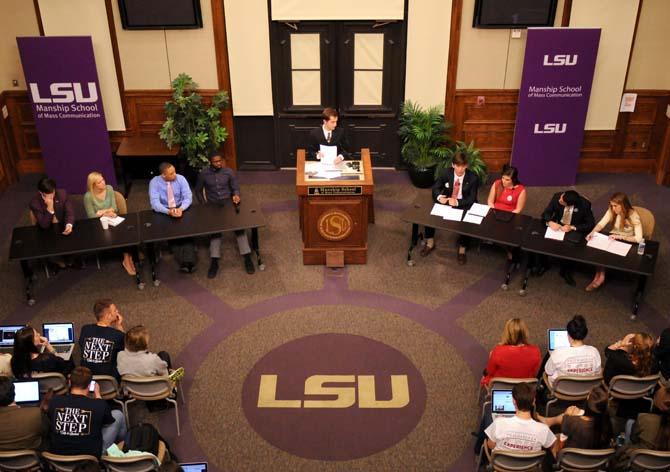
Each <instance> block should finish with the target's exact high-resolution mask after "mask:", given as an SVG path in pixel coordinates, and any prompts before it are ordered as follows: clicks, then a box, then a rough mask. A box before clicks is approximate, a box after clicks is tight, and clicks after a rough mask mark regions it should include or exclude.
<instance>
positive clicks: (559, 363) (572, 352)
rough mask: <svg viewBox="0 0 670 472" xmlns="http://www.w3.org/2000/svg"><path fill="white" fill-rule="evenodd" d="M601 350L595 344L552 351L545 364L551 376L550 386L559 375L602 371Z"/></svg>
mask: <svg viewBox="0 0 670 472" xmlns="http://www.w3.org/2000/svg"><path fill="white" fill-rule="evenodd" d="M600 367H601V361H600V352H598V349H596V348H595V347H593V346H586V345H583V346H569V347H562V348H559V349H556V350H555V351H553V352H552V353H551V356H550V357H549V360H548V361H547V363H546V365H545V366H544V371H545V372H546V373H547V377H548V378H549V386H550V387H551V386H553V384H554V380H556V378H557V377H559V376H562V375H563V376H564V375H569V376H580V375H597V374H599V373H600Z"/></svg>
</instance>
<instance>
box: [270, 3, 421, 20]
mask: <svg viewBox="0 0 670 472" xmlns="http://www.w3.org/2000/svg"><path fill="white" fill-rule="evenodd" d="M410 1H411V0H410ZM429 2H430V3H432V0H426V3H429ZM404 8H405V2H404V0H363V1H361V0H338V1H337V2H329V1H324V0H321V1H315V0H272V19H273V20H279V21H282V20H283V21H291V20H401V19H402V18H403V15H404Z"/></svg>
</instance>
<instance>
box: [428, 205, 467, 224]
mask: <svg viewBox="0 0 670 472" xmlns="http://www.w3.org/2000/svg"><path fill="white" fill-rule="evenodd" d="M430 214H431V215H435V216H441V217H442V218H443V219H445V220H449V221H461V220H462V219H463V210H457V209H456V208H452V207H450V206H449V205H441V204H439V203H436V204H435V205H433V209H432V210H431V211H430Z"/></svg>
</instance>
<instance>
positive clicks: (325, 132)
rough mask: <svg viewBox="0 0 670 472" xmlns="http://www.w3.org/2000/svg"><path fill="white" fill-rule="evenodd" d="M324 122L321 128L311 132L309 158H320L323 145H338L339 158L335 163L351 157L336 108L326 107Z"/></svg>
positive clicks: (322, 115) (322, 116)
mask: <svg viewBox="0 0 670 472" xmlns="http://www.w3.org/2000/svg"><path fill="white" fill-rule="evenodd" d="M321 118H322V119H323V123H322V124H321V126H320V127H319V128H315V129H313V130H312V131H310V132H309V143H308V144H307V159H309V160H312V161H313V160H319V159H321V157H322V156H323V153H322V152H321V151H320V147H321V145H324V146H337V159H336V161H335V163H336V164H337V163H339V162H342V161H343V160H345V159H348V158H349V157H350V154H349V151H348V147H349V143H348V142H347V137H346V135H345V133H344V130H343V129H342V128H338V127H337V121H338V118H339V114H338V113H337V110H336V109H334V108H325V109H324V110H323V112H322V113H321Z"/></svg>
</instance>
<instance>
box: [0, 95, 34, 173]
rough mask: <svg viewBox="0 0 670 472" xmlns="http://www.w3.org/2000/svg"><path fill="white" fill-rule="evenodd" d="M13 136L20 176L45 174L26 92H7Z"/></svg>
mask: <svg viewBox="0 0 670 472" xmlns="http://www.w3.org/2000/svg"><path fill="white" fill-rule="evenodd" d="M4 94H5V100H6V103H7V109H8V111H9V120H10V124H11V130H12V136H13V139H14V144H15V146H16V156H17V157H18V160H17V163H16V170H17V171H18V173H19V174H26V173H30V172H44V161H43V160H42V150H41V148H40V143H39V138H38V137H37V129H36V128H35V120H34V118H33V111H32V106H31V104H30V99H29V98H28V93H27V92H26V91H25V90H15V91H5V92H4Z"/></svg>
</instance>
